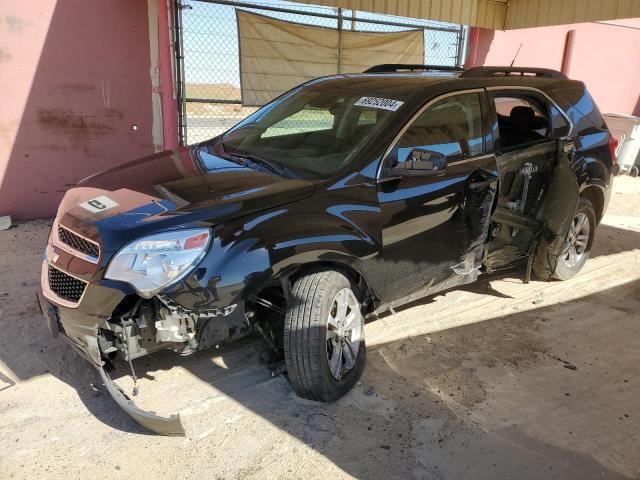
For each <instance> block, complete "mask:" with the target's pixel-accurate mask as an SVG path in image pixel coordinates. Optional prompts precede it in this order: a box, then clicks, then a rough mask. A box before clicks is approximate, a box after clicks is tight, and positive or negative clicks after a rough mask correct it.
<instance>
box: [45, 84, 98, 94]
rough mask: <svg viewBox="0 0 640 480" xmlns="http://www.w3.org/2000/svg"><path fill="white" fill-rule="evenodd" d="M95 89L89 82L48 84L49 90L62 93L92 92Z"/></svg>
mask: <svg viewBox="0 0 640 480" xmlns="http://www.w3.org/2000/svg"><path fill="white" fill-rule="evenodd" d="M95 89H96V87H95V85H93V84H91V83H65V84H62V85H49V91H50V92H53V91H58V92H60V93H61V94H63V95H69V94H79V93H87V92H92V91H94V90H95Z"/></svg>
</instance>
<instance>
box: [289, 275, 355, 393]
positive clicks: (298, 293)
mask: <svg viewBox="0 0 640 480" xmlns="http://www.w3.org/2000/svg"><path fill="white" fill-rule="evenodd" d="M284 351H285V361H286V365H287V372H288V374H289V380H290V381H291V385H292V386H293V388H294V390H295V392H296V393H297V394H298V395H299V396H301V397H303V398H308V399H310V400H318V401H323V402H331V401H334V400H337V399H338V398H340V397H342V396H343V395H344V394H345V393H347V392H348V391H349V390H350V389H351V387H353V385H354V384H355V383H356V382H357V380H358V378H359V377H360V375H361V374H362V369H363V368H364V363H365V356H366V347H365V342H364V318H363V316H362V312H361V308H360V301H359V299H358V294H357V288H356V287H355V285H354V284H353V283H352V282H351V281H350V280H349V278H348V277H347V276H346V275H344V274H343V273H341V272H338V271H335V270H316V271H313V272H310V273H308V274H306V275H304V276H302V277H300V278H299V279H298V280H297V281H296V282H295V284H294V285H293V288H292V290H291V302H290V305H289V306H288V308H287V314H286V319H285V328H284Z"/></svg>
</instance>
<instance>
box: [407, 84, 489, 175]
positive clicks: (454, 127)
mask: <svg viewBox="0 0 640 480" xmlns="http://www.w3.org/2000/svg"><path fill="white" fill-rule="evenodd" d="M396 147H397V148H398V152H397V154H398V157H397V158H398V162H399V163H402V162H405V161H406V160H407V157H408V156H409V155H410V154H411V151H412V150H413V149H416V148H420V149H424V150H430V151H434V152H438V153H441V154H442V155H444V156H446V157H447V161H448V162H455V161H456V160H464V159H466V158H470V157H474V156H476V155H480V154H482V153H484V141H483V133H482V110H481V108H480V98H479V97H478V94H477V93H463V94H460V95H453V96H450V97H446V98H443V99H442V100H439V101H437V102H436V103H434V104H433V105H431V106H430V107H429V108H427V109H426V110H425V111H424V112H423V113H422V114H421V115H420V116H419V117H418V118H417V119H416V121H415V122H414V123H413V124H412V125H411V126H410V127H409V129H408V130H407V131H406V132H405V133H404V135H402V137H401V138H400V140H399V141H398V143H397V144H396Z"/></svg>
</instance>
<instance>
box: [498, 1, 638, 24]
mask: <svg viewBox="0 0 640 480" xmlns="http://www.w3.org/2000/svg"><path fill="white" fill-rule="evenodd" d="M634 17H640V0H562V1H558V0H512V1H511V2H509V7H508V8H507V16H506V20H505V26H506V29H507V30H513V29H516V28H526V27H541V26H547V25H562V24H567V23H580V22H592V21H596V20H613V19H618V18H634Z"/></svg>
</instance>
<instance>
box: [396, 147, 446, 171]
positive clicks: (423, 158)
mask: <svg viewBox="0 0 640 480" xmlns="http://www.w3.org/2000/svg"><path fill="white" fill-rule="evenodd" d="M405 168H406V169H407V170H411V171H413V172H422V173H423V174H428V173H440V172H441V171H443V170H445V169H446V168H447V157H445V156H444V155H443V154H442V153H439V152H434V151H433V150H424V149H421V148H415V149H413V150H411V153H410V154H409V158H407V161H406V162H405Z"/></svg>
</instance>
